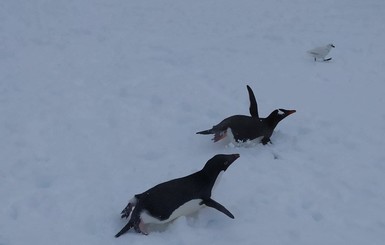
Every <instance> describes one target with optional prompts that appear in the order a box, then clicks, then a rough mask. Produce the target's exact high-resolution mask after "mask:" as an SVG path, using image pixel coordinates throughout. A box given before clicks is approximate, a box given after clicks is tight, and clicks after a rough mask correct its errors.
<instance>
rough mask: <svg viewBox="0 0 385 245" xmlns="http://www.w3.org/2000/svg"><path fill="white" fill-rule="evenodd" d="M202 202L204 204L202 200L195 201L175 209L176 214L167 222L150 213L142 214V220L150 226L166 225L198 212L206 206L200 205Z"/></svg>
mask: <svg viewBox="0 0 385 245" xmlns="http://www.w3.org/2000/svg"><path fill="white" fill-rule="evenodd" d="M201 202H202V199H193V200H191V201H188V202H186V203H185V204H183V205H182V206H180V207H179V208H177V209H175V210H174V212H172V214H171V215H170V217H169V218H168V219H166V220H159V219H157V218H155V217H153V216H151V215H150V214H148V212H146V211H144V212H142V213H141V214H140V218H141V220H142V222H143V223H145V224H148V223H153V224H164V223H167V222H170V221H172V220H174V219H176V218H178V217H179V216H186V215H189V214H192V213H194V212H196V211H198V210H199V209H200V208H202V207H203V206H204V205H200V203H201Z"/></svg>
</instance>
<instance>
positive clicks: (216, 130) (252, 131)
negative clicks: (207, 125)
mask: <svg viewBox="0 0 385 245" xmlns="http://www.w3.org/2000/svg"><path fill="white" fill-rule="evenodd" d="M247 91H248V92H249V100H250V109H249V110H250V115H251V116H245V115H235V116H231V117H228V118H226V119H224V120H223V121H222V122H220V123H219V124H217V125H215V126H213V127H212V128H211V129H208V130H204V131H200V132H197V134H214V138H213V139H212V140H213V141H214V142H217V141H219V140H221V139H223V138H225V137H226V135H227V130H229V129H230V130H231V133H232V135H233V137H234V140H235V141H236V142H237V143H240V142H246V141H249V140H254V139H256V138H259V137H261V142H262V144H264V145H265V144H267V143H269V142H270V137H271V135H272V134H273V132H274V129H275V127H276V126H277V124H278V123H279V122H280V121H281V120H282V119H284V118H285V117H287V116H289V115H290V114H293V113H295V112H296V110H286V109H276V110H274V111H273V112H271V113H270V115H269V116H268V117H266V118H260V117H259V115H258V106H257V101H256V99H255V96H254V93H253V90H252V89H251V88H250V87H249V86H248V85H247Z"/></svg>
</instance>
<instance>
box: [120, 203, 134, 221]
mask: <svg viewBox="0 0 385 245" xmlns="http://www.w3.org/2000/svg"><path fill="white" fill-rule="evenodd" d="M132 208H133V205H132V203H131V202H129V203H128V204H127V206H126V207H125V208H124V209H123V211H122V212H121V213H120V214H121V215H122V216H121V218H122V219H123V218H126V219H127V218H128V217H129V216H130V214H131V211H132Z"/></svg>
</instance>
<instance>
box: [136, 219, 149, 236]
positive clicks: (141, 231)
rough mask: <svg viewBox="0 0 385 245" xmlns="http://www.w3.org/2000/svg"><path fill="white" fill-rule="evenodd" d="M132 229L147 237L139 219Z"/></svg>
mask: <svg viewBox="0 0 385 245" xmlns="http://www.w3.org/2000/svg"><path fill="white" fill-rule="evenodd" d="M134 229H135V231H136V232H137V233H141V234H143V235H148V232H147V230H146V228H145V227H144V223H143V221H142V220H141V219H140V218H138V219H136V220H135V221H134Z"/></svg>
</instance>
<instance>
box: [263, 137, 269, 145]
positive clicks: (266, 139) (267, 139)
mask: <svg viewBox="0 0 385 245" xmlns="http://www.w3.org/2000/svg"><path fill="white" fill-rule="evenodd" d="M261 142H262V144H264V145H266V144H267V143H271V141H270V138H268V137H263V138H262V140H261Z"/></svg>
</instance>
